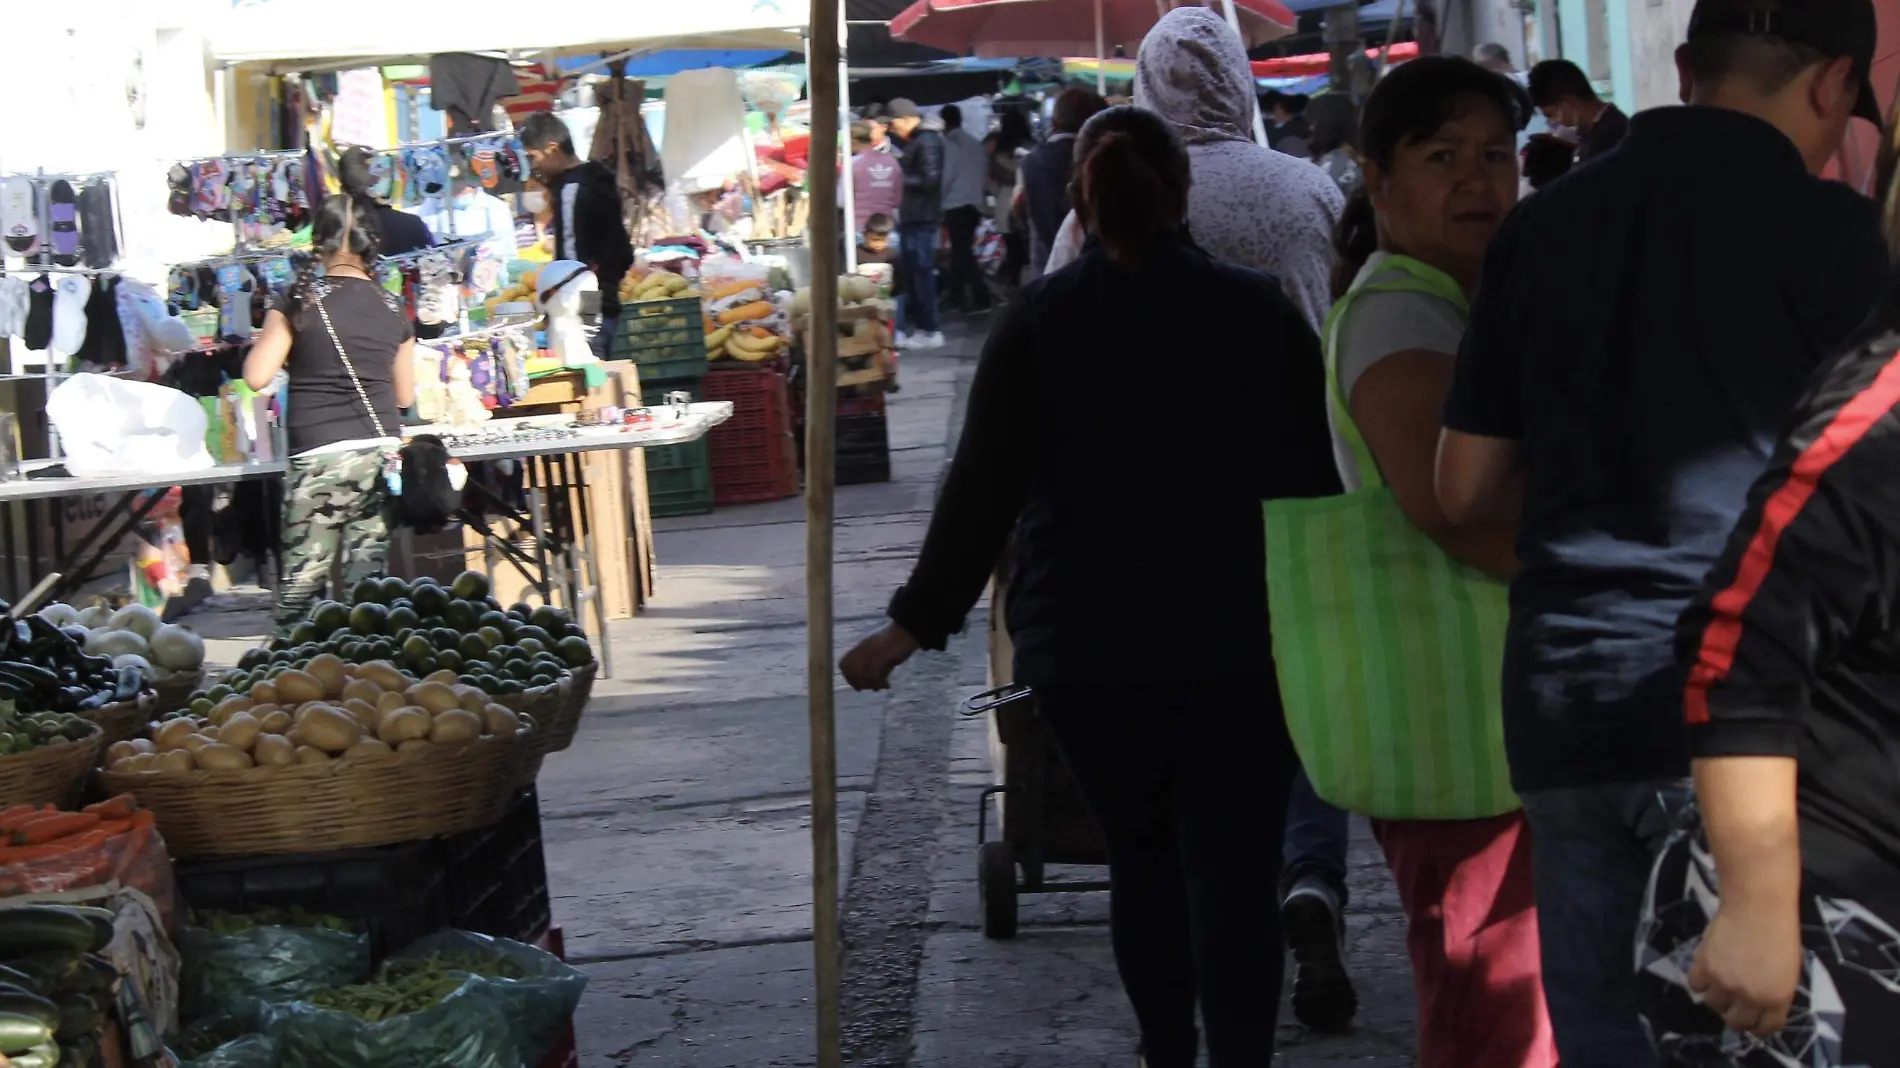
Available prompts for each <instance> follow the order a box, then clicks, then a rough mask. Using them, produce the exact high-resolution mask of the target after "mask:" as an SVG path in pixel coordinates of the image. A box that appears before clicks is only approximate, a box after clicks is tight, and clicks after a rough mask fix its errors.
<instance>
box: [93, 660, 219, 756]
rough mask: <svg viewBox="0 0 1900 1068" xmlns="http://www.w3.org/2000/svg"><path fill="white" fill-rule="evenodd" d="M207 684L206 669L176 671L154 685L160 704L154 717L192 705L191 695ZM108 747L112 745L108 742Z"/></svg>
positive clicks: (157, 705) (155, 710)
mask: <svg viewBox="0 0 1900 1068" xmlns="http://www.w3.org/2000/svg"><path fill="white" fill-rule="evenodd" d="M204 684H205V669H204V668H199V669H198V670H196V671H174V672H172V673H171V675H169V676H168V677H166V678H164V679H161V680H159V681H158V682H155V683H153V684H152V692H153V693H154V694H156V695H157V697H158V703H157V704H156V705H154V706H153V707H152V715H153V716H162V715H164V714H165V713H167V712H176V711H178V710H179V709H181V708H184V707H185V706H186V705H189V704H190V703H191V695H192V694H194V693H197V692H198V688H199V687H201V686H203V685H204ZM106 744H107V745H110V744H112V743H111V742H107V743H106Z"/></svg>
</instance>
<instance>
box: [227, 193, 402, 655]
mask: <svg viewBox="0 0 1900 1068" xmlns="http://www.w3.org/2000/svg"><path fill="white" fill-rule="evenodd" d="M311 240H312V244H313V246H314V251H315V258H314V260H313V261H311V262H308V263H306V264H305V265H304V266H303V268H302V269H301V270H300V271H299V272H298V276H297V280H296V282H295V283H294V284H293V285H292V286H291V288H290V289H289V291H287V292H286V293H285V294H284V295H283V296H282V297H280V298H278V301H277V303H276V304H275V305H274V306H272V308H271V310H270V313H269V314H268V315H267V316H266V317H265V320H264V330H263V332H262V333H261V334H259V335H258V337H257V340H256V341H255V342H253V343H252V345H251V351H250V355H248V356H246V357H245V360H244V381H245V382H246V383H247V384H248V385H249V386H250V387H251V388H252V389H263V388H265V387H267V386H269V385H270V384H271V383H272V382H273V381H274V380H276V379H277V377H278V373H279V372H280V371H281V372H283V373H284V375H285V376H286V379H287V381H288V384H289V396H288V399H287V402H286V404H285V409H286V414H285V423H286V430H287V431H288V434H289V437H290V449H289V452H290V470H289V472H288V473H287V474H286V476H285V479H284V524H283V532H284V533H283V537H284V541H283V553H282V565H281V572H280V574H279V575H278V578H277V625H278V627H279V628H280V629H283V630H288V629H289V628H290V627H293V626H295V625H296V624H297V622H298V621H300V620H302V619H303V618H304V615H305V613H306V612H307V611H308V610H309V608H310V605H311V603H312V602H313V601H315V600H316V599H317V596H318V595H319V593H321V592H322V591H323V590H324V589H325V588H326V587H327V588H329V589H330V590H331V591H332V593H335V592H336V591H337V590H340V589H341V588H342V587H343V586H344V585H347V584H349V583H352V582H355V581H356V580H357V579H359V578H363V577H365V576H367V575H371V574H374V573H376V572H379V571H381V570H382V569H383V565H384V562H385V561H386V559H387V556H388V544H389V539H388V531H387V527H386V526H385V523H384V520H383V504H384V498H385V493H384V486H383V464H384V459H385V457H386V456H387V455H389V454H390V453H391V452H393V450H394V449H395V448H396V447H397V446H398V445H399V444H400V439H399V438H398V437H397V436H396V434H397V427H398V412H399V410H400V409H401V408H405V407H408V406H409V405H411V404H413V403H415V394H416V388H415V342H414V340H413V339H412V338H411V335H410V330H409V318H408V316H407V315H405V314H404V313H403V310H402V304H401V303H400V302H399V301H398V300H397V299H396V298H395V297H394V296H392V295H390V294H389V293H388V292H387V291H386V290H384V289H383V287H382V286H381V285H379V284H377V282H376V280H375V263H376V258H377V255H378V254H379V251H380V247H381V243H382V233H381V231H380V229H379V228H378V226H377V224H376V205H375V203H374V202H372V201H369V200H367V199H365V198H362V197H354V196H349V195H339V196H332V197H328V198H326V199H325V200H324V201H323V203H322V205H321V206H319V207H318V208H317V212H316V218H315V220H314V221H313V222H312V224H311ZM333 577H335V578H336V581H335V582H332V578H333Z"/></svg>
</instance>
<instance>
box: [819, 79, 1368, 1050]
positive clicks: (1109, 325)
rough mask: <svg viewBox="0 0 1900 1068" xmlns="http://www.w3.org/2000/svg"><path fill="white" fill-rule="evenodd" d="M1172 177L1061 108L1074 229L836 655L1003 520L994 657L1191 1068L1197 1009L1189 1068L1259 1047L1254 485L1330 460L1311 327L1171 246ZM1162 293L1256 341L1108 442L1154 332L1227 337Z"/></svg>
mask: <svg viewBox="0 0 1900 1068" xmlns="http://www.w3.org/2000/svg"><path fill="white" fill-rule="evenodd" d="M1190 185H1191V180H1190V177H1189V170H1188V157H1187V152H1186V150H1185V149H1184V148H1183V147H1182V145H1181V142H1180V139H1179V138H1178V137H1177V136H1176V135H1175V134H1174V132H1173V130H1172V129H1171V128H1170V127H1169V125H1168V123H1167V122H1165V121H1163V120H1162V119H1161V118H1160V117H1159V116H1157V115H1155V114H1154V113H1153V112H1150V111H1143V110H1141V109H1139V108H1132V107H1119V108H1110V109H1109V110H1107V111H1104V112H1102V113H1101V114H1099V115H1097V116H1095V117H1094V118H1093V119H1091V120H1089V122H1088V124H1087V125H1086V126H1085V127H1084V128H1083V130H1082V133H1081V135H1080V137H1079V139H1078V140H1077V143H1076V164H1075V179H1074V186H1073V193H1074V198H1073V199H1074V202H1075V204H1076V205H1077V212H1078V213H1079V218H1080V219H1081V220H1082V222H1083V224H1084V226H1085V229H1086V232H1087V234H1088V244H1087V246H1086V247H1085V248H1084V250H1083V252H1082V255H1081V258H1079V259H1077V260H1076V261H1075V262H1074V263H1072V264H1070V265H1069V266H1067V267H1065V268H1063V269H1062V270H1059V271H1056V272H1055V273H1053V274H1050V275H1046V276H1044V277H1043V278H1041V279H1039V280H1037V281H1036V282H1034V283H1033V284H1031V285H1029V286H1027V287H1025V288H1024V291H1023V299H1022V300H1020V301H1016V302H1012V303H1011V304H1010V305H1009V306H1008V307H1007V308H1006V309H1005V310H1004V311H1003V312H1002V314H1001V316H1000V318H999V319H998V321H997V323H996V326H995V327H994V329H993V330H992V331H991V333H990V336H989V340H988V341H987V342H986V344H985V345H984V348H983V355H982V358H981V359H980V360H979V361H978V363H977V369H976V377H975V379H974V380H973V381H972V382H971V385H970V406H969V417H968V419H967V421H966V422H965V425H964V430H963V435H962V439H961V440H960V441H959V442H958V443H957V453H956V459H955V460H954V461H953V462H952V463H951V465H950V472H949V476H948V478H947V479H946V480H945V482H944V487H943V493H942V495H941V496H940V497H939V499H938V502H937V507H936V510H935V512H934V513H933V514H932V516H931V520H930V532H929V534H928V535H927V536H926V537H925V539H924V546H923V552H922V553H921V554H920V555H919V557H918V560H917V566H916V568H915V569H913V570H912V572H911V575H910V579H909V581H908V582H906V583H905V584H904V586H903V588H902V589H900V590H898V591H897V594H896V596H894V597H893V598H892V599H891V606H890V617H891V622H890V624H889V625H888V626H886V627H885V628H884V629H883V630H880V631H879V632H877V633H876V634H873V635H871V636H870V637H868V638H866V639H864V640H863V641H861V642H859V643H858V644H857V646H856V647H855V648H853V649H852V650H851V651H850V653H848V654H846V656H845V658H844V662H843V663H842V664H841V665H840V667H841V670H842V671H843V674H844V678H845V681H846V682H848V683H850V684H851V686H852V687H853V688H854V689H859V690H866V689H870V690H882V689H885V688H887V687H888V686H889V685H890V676H891V671H892V669H894V668H895V667H897V665H899V664H901V663H903V662H904V661H905V660H907V659H908V658H909V657H910V656H911V655H912V654H914V653H915V652H916V651H917V650H918V649H919V648H920V647H921V648H928V649H942V648H944V645H945V642H946V641H947V640H948V638H949V636H950V635H951V634H954V633H955V632H957V631H958V630H960V629H962V627H963V623H964V618H965V617H966V616H967V615H968V614H969V611H970V608H971V607H972V606H973V605H975V603H976V600H977V598H978V597H979V596H980V595H981V594H982V592H983V587H984V585H985V583H986V582H987V581H988V579H989V577H990V573H991V570H992V569H993V568H994V567H995V565H996V561H997V558H998V556H999V555H1000V554H1001V553H1002V551H1003V545H1004V542H1005V541H1006V540H1008V539H1009V537H1010V533H1011V530H1012V529H1014V531H1015V541H1014V545H1013V548H1012V550H1011V564H1012V567H1011V571H1010V575H1011V579H1010V582H1011V585H1010V591H1009V604H1008V614H1009V630H1010V634H1011V635H1012V637H1013V639H1014V641H1015V668H1016V672H1015V678H1016V680H1017V681H1018V682H1022V683H1025V684H1027V685H1029V686H1031V687H1033V688H1034V689H1035V694H1036V700H1037V711H1038V713H1039V714H1040V715H1041V717H1042V718H1043V719H1044V720H1045V722H1047V724H1048V725H1049V729H1050V731H1051V732H1052V733H1053V735H1054V736H1055V739H1056V742H1057V744H1058V745H1059V746H1060V747H1061V750H1062V754H1063V757H1064V758H1065V760H1066V761H1067V763H1068V766H1069V768H1070V770H1071V771H1072V772H1073V774H1074V777H1075V780H1076V784H1077V786H1078V787H1079V788H1080V790H1081V793H1082V795H1083V798H1084V799H1085V800H1086V801H1087V802H1088V805H1089V808H1090V810H1091V811H1092V812H1093V813H1094V814H1095V817H1096V822H1097V823H1098V824H1099V825H1100V826H1101V829H1102V836H1103V839H1104V842H1105V844H1106V845H1107V849H1108V869H1109V878H1110V881H1111V882H1112V883H1113V889H1112V891H1111V901H1110V908H1111V910H1112V912H1113V919H1112V921H1111V922H1112V935H1113V939H1114V944H1115V963H1116V965H1117V967H1118V968H1119V969H1120V972H1121V976H1122V985H1123V986H1124V987H1125V988H1126V990H1127V993H1128V1000H1129V1001H1130V1002H1131V1003H1132V1005H1133V1006H1134V1011H1135V1018H1136V1020H1137V1021H1138V1023H1139V1024H1140V1027H1141V1037H1142V1043H1143V1048H1144V1050H1145V1055H1146V1063H1147V1065H1148V1068H1192V1066H1193V1065H1195V1064H1196V1063H1197V1062H1196V1058H1195V1054H1196V1047H1197V1046H1198V1045H1199V1042H1200V1038H1201V1035H1200V1034H1199V1033H1198V1031H1200V1030H1204V1031H1205V1037H1206V1046H1207V1061H1206V1063H1207V1064H1208V1065H1209V1066H1210V1068H1260V1066H1263V1065H1266V1064H1268V1063H1270V1062H1271V1061H1272V1060H1273V1040H1274V1030H1273V1017H1274V1013H1275V1012H1276V1011H1277V1009H1278V1007H1279V1004H1280V980H1281V968H1280V957H1281V953H1282V949H1281V935H1280V916H1279V912H1278V910H1276V909H1274V908H1272V907H1271V905H1270V903H1269V902H1268V901H1267V899H1266V898H1265V897H1264V896H1263V895H1264V893H1265V892H1266V891H1265V888H1266V887H1270V886H1272V885H1273V882H1274V880H1275V878H1276V877H1277V876H1278V875H1279V867H1280V842H1279V838H1280V833H1281V827H1282V826H1283V823H1284V819H1285V815H1286V803H1287V795H1288V790H1289V787H1290V785H1291V783H1292V778H1293V774H1294V770H1295V764H1294V761H1293V750H1292V745H1291V743H1290V742H1289V741H1288V739H1287V734H1286V727H1285V722H1284V720H1283V719H1282V717H1281V715H1280V707H1279V695H1278V693H1277V692H1276V691H1275V687H1274V684H1273V676H1272V665H1271V664H1270V663H1267V662H1265V658H1263V657H1262V656H1261V655H1260V654H1261V651H1262V650H1263V649H1265V648H1266V646H1267V641H1268V625H1267V604H1266V597H1265V596H1264V590H1263V585H1264V574H1263V572H1264V567H1263V565H1262V562H1261V549H1262V546H1261V520H1260V502H1261V501H1262V500H1266V499H1272V498H1276V497H1281V496H1319V495H1323V494H1336V493H1337V492H1338V490H1339V478H1338V475H1337V473H1336V472H1334V470H1333V465H1332V457H1331V455H1330V451H1329V450H1328V447H1327V442H1326V426H1325V416H1324V415H1323V413H1322V411H1321V409H1320V406H1319V398H1320V393H1321V389H1322V384H1321V381H1320V354H1319V341H1318V339H1317V338H1316V337H1314V335H1313V331H1312V330H1311V329H1310V328H1309V327H1308V326H1307V325H1306V321H1305V319H1304V317H1303V316H1301V314H1300V313H1299V311H1298V310H1297V309H1296V308H1295V307H1294V306H1293V304H1292V302H1291V301H1289V300H1288V299H1287V298H1286V296H1285V295H1284V294H1283V293H1281V292H1280V289H1279V286H1278V285H1277V284H1276V283H1275V282H1274V280H1273V279H1272V278H1271V277H1269V276H1268V275H1266V274H1263V273H1261V272H1259V271H1252V270H1247V269H1245V268H1241V267H1234V266H1230V265H1226V264H1222V263H1219V262H1217V261H1215V260H1214V259H1212V258H1211V257H1209V256H1208V254H1207V253H1205V252H1203V251H1201V250H1200V249H1199V248H1197V247H1196V246H1195V245H1194V243H1193V241H1192V240H1191V239H1190V238H1189V236H1188V234H1187V231H1186V228H1185V227H1184V225H1183V218H1184V216H1185V215H1186V212H1187V204H1188V190H1189V187H1190ZM1176 290H1178V291H1184V292H1193V293H1196V294H1199V295H1200V296H1201V297H1202V298H1203V299H1204V300H1205V301H1207V302H1208V303H1209V304H1210V305H1213V306H1218V307H1223V308H1244V309H1246V311H1247V315H1248V319H1249V325H1250V330H1249V331H1248V332H1247V333H1246V335H1245V339H1244V341H1243V342H1242V345H1243V346H1251V348H1245V347H1243V348H1242V349H1240V350H1236V351H1239V352H1240V353H1241V354H1243V355H1244V356H1245V357H1247V358H1245V359H1235V360H1234V361H1232V364H1233V365H1232V367H1231V368H1229V369H1227V370H1226V371H1224V372H1223V374H1224V375H1225V377H1224V378H1223V388H1222V389H1220V390H1218V391H1215V392H1214V393H1213V394H1211V395H1210V396H1209V397H1207V398H1205V399H1204V402H1197V403H1203V404H1204V407H1203V408H1202V410H1199V411H1197V413H1196V415H1195V417H1194V418H1192V419H1186V420H1180V421H1177V422H1172V423H1170V424H1169V425H1168V429H1167V431H1166V432H1167V433H1168V435H1169V440H1170V443H1171V447H1170V448H1168V449H1165V450H1156V449H1140V448H1121V447H1119V446H1120V443H1122V442H1133V441H1136V440H1140V439H1141V437H1142V436H1143V435H1146V434H1149V433H1151V430H1150V428H1147V427H1145V426H1144V425H1143V419H1142V417H1141V416H1140V415H1139V414H1138V413H1132V412H1131V409H1130V408H1129V406H1128V403H1127V399H1128V397H1127V393H1128V383H1130V382H1133V381H1138V380H1140V378H1141V376H1142V375H1143V374H1144V373H1146V372H1147V371H1148V370H1150V369H1151V368H1152V367H1153V364H1154V360H1155V359H1156V354H1157V353H1165V352H1168V351H1182V352H1199V351H1206V350H1209V349H1212V348H1214V347H1217V346H1221V345H1227V346H1229V348H1230V349H1232V347H1233V345H1234V344H1235V342H1234V341H1233V337H1232V334H1231V327H1230V325H1229V324H1227V323H1226V322H1225V321H1223V320H1222V319H1221V318H1220V317H1218V316H1182V315H1180V314H1179V309H1177V308H1174V307H1171V306H1170V305H1168V304H1167V302H1165V301H1162V302H1157V301H1154V300H1152V299H1148V298H1149V296H1150V295H1152V294H1154V293H1156V292H1161V291H1176ZM1131 416H1132V418H1133V421H1132V422H1131ZM1182 455H1192V456H1195V457H1197V458H1198V459H1197V461H1196V462H1194V463H1190V464H1181V463H1179V461H1178V457H1180V456H1182ZM1159 485H1166V486H1167V487H1168V506H1167V509H1166V514H1165V515H1163V516H1159V517H1154V518H1150V517H1149V516H1148V515H1147V513H1146V512H1145V511H1144V510H1142V509H1141V508H1139V507H1135V506H1133V505H1131V498H1130V496H1129V492H1130V490H1129V488H1130V487H1133V486H1159ZM1197 1008H1198V1010H1199V1022H1200V1026H1199V1028H1198V1029H1197V1026H1196V1009H1197Z"/></svg>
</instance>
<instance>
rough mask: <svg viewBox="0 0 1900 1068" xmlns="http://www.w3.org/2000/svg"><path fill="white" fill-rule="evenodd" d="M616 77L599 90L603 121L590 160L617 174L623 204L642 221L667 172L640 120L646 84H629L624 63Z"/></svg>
mask: <svg viewBox="0 0 1900 1068" xmlns="http://www.w3.org/2000/svg"><path fill="white" fill-rule="evenodd" d="M612 69H613V70H614V76H613V77H612V78H609V79H608V80H607V81H605V82H603V83H601V84H600V85H598V86H596V87H595V89H594V102H595V103H597V104H599V105H600V121H599V123H598V124H596V125H595V127H594V143H593V145H592V146H591V147H590V148H589V150H588V153H587V158H588V159H592V160H599V161H600V162H602V163H605V164H606V165H607V166H608V167H610V168H612V169H613V171H614V179H615V183H616V184H617V185H618V186H619V188H620V202H621V204H622V205H624V206H625V207H626V208H627V213H628V214H629V215H631V216H632V217H634V218H639V217H640V215H641V214H642V213H643V209H644V207H645V203H646V200H647V198H649V197H653V196H657V195H659V193H660V192H662V191H663V190H664V189H665V188H666V174H665V169H664V168H663V167H662V166H661V165H660V154H659V152H658V151H656V150H655V149H654V147H653V137H652V135H651V134H649V133H648V132H647V124H646V120H645V119H643V118H641V117H640V103H641V101H643V100H645V99H646V83H645V82H642V81H628V80H627V79H626V78H625V77H624V76H622V75H621V74H620V72H621V71H622V70H625V69H626V64H625V63H617V64H615V65H614V67H613V68H612Z"/></svg>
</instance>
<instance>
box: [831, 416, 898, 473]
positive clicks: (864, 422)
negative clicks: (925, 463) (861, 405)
mask: <svg viewBox="0 0 1900 1068" xmlns="http://www.w3.org/2000/svg"><path fill="white" fill-rule="evenodd" d="M836 448H837V473H838V485H840V486H852V485H858V484H860V483H864V482H889V481H890V480H891V437H890V424H889V423H888V422H886V420H885V418H884V413H883V412H877V413H875V414H865V415H840V416H839V417H838V426H837V431H836Z"/></svg>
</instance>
